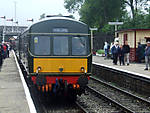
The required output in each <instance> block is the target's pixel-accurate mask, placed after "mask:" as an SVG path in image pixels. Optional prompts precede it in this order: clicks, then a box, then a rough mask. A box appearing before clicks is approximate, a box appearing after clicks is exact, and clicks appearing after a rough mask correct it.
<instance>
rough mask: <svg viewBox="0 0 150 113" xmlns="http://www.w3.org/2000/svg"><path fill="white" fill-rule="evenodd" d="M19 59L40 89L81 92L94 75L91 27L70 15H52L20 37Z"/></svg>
mask: <svg viewBox="0 0 150 113" xmlns="http://www.w3.org/2000/svg"><path fill="white" fill-rule="evenodd" d="M18 58H19V60H20V61H21V63H22V64H23V66H24V67H25V69H26V71H27V74H28V76H29V77H31V80H32V81H33V83H34V84H35V86H36V87H37V89H38V90H39V91H41V92H48V93H53V94H56V93H62V94H70V95H74V96H76V95H81V94H82V93H83V92H84V90H85V87H86V85H87V83H88V80H89V76H90V75H91V64H92V51H91V38H90V35H89V28H88V26H87V25H86V24H84V23H82V22H80V21H77V20H74V19H71V18H67V17H50V18H47V19H45V20H42V21H39V22H37V23H35V24H33V25H31V26H30V27H29V28H28V29H27V30H26V31H25V32H24V33H22V34H21V35H20V36H19V47H18Z"/></svg>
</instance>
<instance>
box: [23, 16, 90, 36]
mask: <svg viewBox="0 0 150 113" xmlns="http://www.w3.org/2000/svg"><path fill="white" fill-rule="evenodd" d="M51 20H66V21H72V22H73V23H79V24H81V25H82V26H84V27H85V28H88V26H87V24H85V23H83V22H81V21H78V20H75V19H72V18H68V17H48V18H45V19H42V20H39V21H38V22H35V23H33V24H32V25H31V26H29V27H28V28H27V29H26V30H25V31H24V32H23V33H22V34H24V33H25V32H28V30H29V29H32V28H33V27H34V26H36V25H38V24H40V23H43V22H46V21H51Z"/></svg>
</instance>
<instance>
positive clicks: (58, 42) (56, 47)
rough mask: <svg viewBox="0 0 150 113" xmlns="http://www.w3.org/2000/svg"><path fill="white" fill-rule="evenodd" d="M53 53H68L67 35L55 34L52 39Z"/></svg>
mask: <svg viewBox="0 0 150 113" xmlns="http://www.w3.org/2000/svg"><path fill="white" fill-rule="evenodd" d="M53 51H54V55H61V56H63V55H69V48H68V37H64V36H55V37H54V40H53Z"/></svg>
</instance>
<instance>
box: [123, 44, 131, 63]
mask: <svg viewBox="0 0 150 113" xmlns="http://www.w3.org/2000/svg"><path fill="white" fill-rule="evenodd" d="M123 50H124V53H125V54H124V58H125V61H127V65H129V55H130V46H129V45H128V42H127V41H125V45H123Z"/></svg>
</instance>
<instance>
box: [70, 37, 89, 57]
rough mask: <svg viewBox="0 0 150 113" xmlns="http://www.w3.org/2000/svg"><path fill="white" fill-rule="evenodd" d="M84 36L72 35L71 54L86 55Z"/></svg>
mask: <svg viewBox="0 0 150 113" xmlns="http://www.w3.org/2000/svg"><path fill="white" fill-rule="evenodd" d="M86 54H87V41H86V37H72V55H86Z"/></svg>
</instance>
